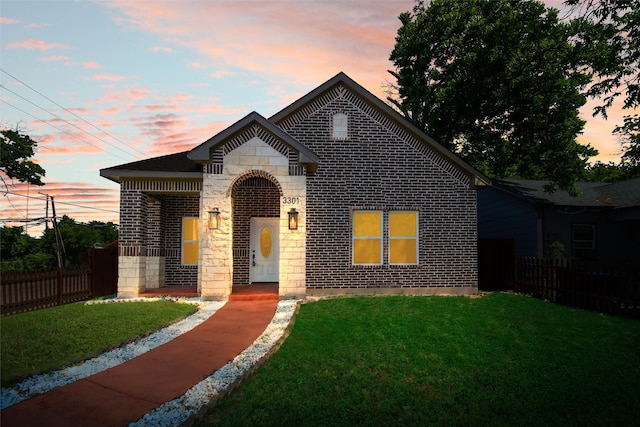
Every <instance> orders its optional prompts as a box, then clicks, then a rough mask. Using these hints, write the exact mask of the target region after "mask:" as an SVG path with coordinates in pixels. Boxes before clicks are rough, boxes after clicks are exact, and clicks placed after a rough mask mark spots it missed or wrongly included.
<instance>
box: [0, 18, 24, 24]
mask: <svg viewBox="0 0 640 427" xmlns="http://www.w3.org/2000/svg"><path fill="white" fill-rule="evenodd" d="M21 22H22V21H21V20H19V19H15V18H7V17H6V16H0V24H1V25H11V24H19V23H21Z"/></svg>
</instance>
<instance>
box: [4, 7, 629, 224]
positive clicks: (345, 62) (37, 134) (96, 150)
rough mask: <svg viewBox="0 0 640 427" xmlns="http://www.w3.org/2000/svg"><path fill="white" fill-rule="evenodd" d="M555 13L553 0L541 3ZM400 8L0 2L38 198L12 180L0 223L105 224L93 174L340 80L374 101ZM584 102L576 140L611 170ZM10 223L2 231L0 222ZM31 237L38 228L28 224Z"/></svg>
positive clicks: (609, 152) (111, 199) (113, 193)
mask: <svg viewBox="0 0 640 427" xmlns="http://www.w3.org/2000/svg"><path fill="white" fill-rule="evenodd" d="M547 3H548V4H550V5H554V6H560V3H559V1H557V0H554V1H548V2H547ZM413 5H414V1H413V0H341V1H323V0H316V1H307V0H265V1H259V0H253V1H249V0H246V1H245V0H239V1H238V0H229V1H227V0H223V1H218V0H210V1H189V0H184V1H176V0H166V1H159V0H146V1H139V0H110V1H96V2H91V1H51V0H49V1H44V0H43V1H12V0H9V1H6V0H3V2H2V8H1V9H0V13H1V16H0V49H1V50H0V55H1V58H2V60H1V63H0V68H1V71H0V83H1V85H2V86H1V88H0V101H2V102H1V103H0V125H2V126H3V127H4V128H7V127H9V128H14V127H15V126H16V125H19V126H20V127H21V129H22V130H23V131H24V132H25V133H27V134H29V135H30V136H31V137H32V138H33V139H35V140H36V141H38V142H39V149H38V151H37V153H36V159H37V161H38V162H39V163H40V164H41V165H42V166H43V167H44V168H45V170H46V171H47V175H46V177H45V179H44V181H45V183H46V185H45V186H44V187H36V186H30V187H28V186H26V185H24V184H19V183H16V182H14V183H12V184H11V185H10V186H9V193H8V194H6V195H3V196H2V197H1V201H0V210H1V211H2V214H1V215H0V219H2V220H3V222H2V223H4V224H7V225H25V223H24V222H20V221H24V220H29V219H35V218H40V217H43V216H44V215H45V205H46V203H45V202H44V199H45V196H44V195H42V194H40V193H44V194H50V195H52V196H55V202H56V213H57V214H58V215H59V216H61V215H63V214H66V215H69V216H70V217H72V218H74V219H76V220H77V221H81V222H87V221H91V220H99V221H113V222H116V223H117V222H118V206H119V188H118V185H117V184H115V183H113V182H111V181H108V180H106V179H104V178H101V177H100V176H99V170H100V169H102V168H106V167H111V166H115V165H119V164H123V163H128V162H132V161H136V160H142V159H145V158H149V157H154V156H159V155H163V154H170V153H175V152H179V151H185V150H189V149H191V148H193V147H195V146H197V145H198V144H200V143H201V142H203V141H205V140H206V139H208V138H210V137H211V136H213V135H214V134H216V133H217V132H219V131H221V130H223V129H224V128H226V127H227V126H229V125H231V124H232V123H234V122H236V121H237V120H239V119H240V118H242V117H244V116H245V115H246V114H248V113H249V112H251V111H257V112H258V113H260V114H262V115H263V116H265V117H268V116H270V115H272V114H274V113H276V112H277V111H279V110H280V109H282V108H284V107H286V106H287V105H288V104H289V103H291V102H292V101H294V100H296V99H297V98H299V97H300V96H303V95H304V94H306V93H308V92H309V91H310V90H312V89H314V88H315V87H317V86H318V85H320V84H322V83H323V82H324V81H326V80H327V79H329V78H331V77H332V76H334V75H335V74H336V73H338V72H340V71H344V72H345V73H347V74H348V75H349V76H350V77H351V78H353V79H354V80H356V81H357V82H358V83H360V84H362V85H363V86H364V87H366V88H367V89H368V90H370V91H371V92H372V93H374V94H375V95H377V96H379V97H380V98H382V99H384V98H385V92H384V87H385V84H386V83H387V82H388V81H390V77H391V76H390V75H389V74H388V73H387V70H388V69H390V68H392V64H391V62H390V61H389V59H388V58H389V54H390V53H391V50H392V49H393V46H394V42H395V36H396V32H397V30H398V28H399V26H400V22H399V20H398V15H399V14H400V13H402V12H403V11H408V10H410V9H411V8H412V7H413ZM594 105H595V104H594V103H590V104H589V105H588V106H587V107H586V108H585V109H583V112H582V113H583V118H584V119H585V120H588V125H587V127H586V129H585V133H584V135H582V136H581V137H580V140H581V142H584V143H587V142H588V143H590V144H591V145H592V146H594V147H596V148H597V149H598V150H599V151H600V156H599V157H598V159H599V160H602V161H605V162H608V161H617V160H618V159H619V150H620V147H619V145H618V144H617V142H616V140H615V138H614V137H613V136H612V135H611V130H612V129H613V128H614V127H615V125H616V124H619V123H621V121H622V119H621V118H622V114H621V112H620V111H619V110H615V111H612V112H611V114H610V117H609V120H608V121H603V120H601V119H593V118H592V117H591V114H590V113H591V109H592V108H593V106H594ZM8 219H11V220H12V221H7V220H8ZM27 224H29V232H30V233H31V234H33V235H36V236H37V235H39V234H40V233H41V231H42V225H40V226H36V225H35V223H34V222H29V223H27Z"/></svg>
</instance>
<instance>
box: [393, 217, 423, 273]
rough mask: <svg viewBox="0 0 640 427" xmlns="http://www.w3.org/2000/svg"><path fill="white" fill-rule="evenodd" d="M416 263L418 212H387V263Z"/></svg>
mask: <svg viewBox="0 0 640 427" xmlns="http://www.w3.org/2000/svg"><path fill="white" fill-rule="evenodd" d="M417 264H418V212H415V211H391V212H389V265H417Z"/></svg>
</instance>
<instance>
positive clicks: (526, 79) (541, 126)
mask: <svg viewBox="0 0 640 427" xmlns="http://www.w3.org/2000/svg"><path fill="white" fill-rule="evenodd" d="M399 18H400V21H401V23H402V26H401V27H400V29H399V30H398V35H397V37H396V45H395V48H394V49H393V51H392V53H391V56H390V59H391V61H392V62H393V64H394V66H395V70H394V71H391V74H392V75H394V76H395V78H396V80H397V83H396V84H394V85H393V86H394V88H395V89H396V93H395V95H394V96H391V97H390V101H391V102H393V103H394V104H395V105H396V106H397V107H398V108H399V109H400V110H401V111H402V112H403V113H404V114H405V115H406V116H407V117H408V118H409V119H410V120H412V121H413V122H415V123H416V124H417V125H418V126H420V127H422V128H423V129H424V130H425V131H426V132H427V133H429V134H431V135H432V136H433V137H435V138H436V139H437V140H438V141H440V142H441V143H442V144H444V145H446V146H447V147H448V148H450V149H451V150H453V151H455V152H457V153H458V154H460V155H461V156H462V157H463V158H465V159H466V160H467V161H468V162H470V163H471V164H472V165H473V166H475V167H476V168H478V169H479V170H481V171H483V172H485V173H486V174H488V175H491V176H501V177H507V176H510V177H521V178H528V179H547V180H550V181H551V185H550V186H549V187H548V189H549V190H553V189H555V188H557V187H559V188H561V189H564V190H568V191H570V192H575V191H576V190H575V186H574V183H575V181H576V179H578V178H579V177H580V176H581V174H582V171H583V170H584V168H585V165H586V161H587V159H588V158H589V157H591V156H594V155H596V154H597V151H596V150H594V149H593V148H591V147H590V146H584V145H581V144H579V143H578V142H577V141H576V137H577V135H578V134H580V133H581V132H582V130H583V127H584V123H585V122H584V121H583V120H582V119H580V117H579V111H578V110H579V108H580V107H582V106H583V105H584V104H585V103H586V97H585V95H583V92H584V90H585V87H586V86H587V84H588V83H589V82H590V80H591V75H590V74H588V71H585V70H584V68H581V67H580V61H581V57H580V55H579V54H578V52H576V50H575V47H574V45H573V44H572V43H571V42H570V40H571V38H572V37H574V36H575V34H576V33H577V31H578V29H577V28H576V26H575V25H573V24H572V23H570V22H569V23H565V22H562V21H561V19H560V18H559V17H558V12H557V10H555V9H551V8H546V7H545V5H544V4H542V3H540V2H538V1H520V0H501V1H487V0H467V1H447V0H433V1H430V2H429V3H425V2H424V1H418V2H417V3H416V5H415V7H414V8H413V12H405V13H403V14H401V15H400V17H399Z"/></svg>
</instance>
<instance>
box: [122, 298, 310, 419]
mask: <svg viewBox="0 0 640 427" xmlns="http://www.w3.org/2000/svg"><path fill="white" fill-rule="evenodd" d="M299 302H300V300H283V301H280V302H279V303H278V306H277V308H276V313H275V315H274V317H273V319H272V320H271V323H270V324H269V325H268V326H267V328H266V329H265V331H264V332H263V333H262V335H260V336H259V337H258V339H256V340H255V341H254V343H253V344H252V345H251V346H249V347H247V348H246V349H245V350H244V351H243V352H242V353H240V354H239V355H238V356H236V357H235V358H234V359H233V360H232V361H231V362H229V363H227V364H226V365H224V366H223V367H222V368H220V369H219V370H217V371H216V372H214V373H213V374H212V375H210V376H208V377H207V378H205V379H204V380H202V381H200V382H199V383H198V384H196V385H195V386H193V387H191V388H190V389H189V390H187V392H186V393H185V394H183V395H182V396H180V397H178V398H177V399H174V400H172V401H170V402H167V403H165V404H163V405H161V406H159V407H157V408H156V409H154V410H153V411H151V412H149V413H148V414H146V415H145V416H144V417H142V418H140V419H139V420H138V421H136V422H134V423H131V424H129V427H146V426H149V427H155V426H162V427H169V426H180V425H183V424H185V423H187V422H189V424H192V423H193V421H194V420H195V418H196V417H197V416H200V415H202V414H203V413H204V412H205V411H206V409H207V408H208V407H209V406H210V405H212V404H213V403H215V402H216V401H217V400H218V399H219V398H220V397H222V396H224V395H225V394H226V393H228V392H230V391H231V390H233V388H235V387H236V386H237V385H238V384H239V383H240V382H241V381H242V380H243V379H244V378H246V377H247V376H249V375H250V374H251V373H252V372H253V370H255V369H257V368H258V367H260V366H261V365H262V363H264V361H265V360H266V359H267V358H268V356H270V355H271V353H272V352H273V351H275V350H276V349H277V347H276V345H277V344H279V343H281V342H282V340H283V339H284V338H286V333H287V332H288V331H289V326H290V324H291V321H292V320H293V316H294V314H295V312H296V309H297V307H298V303H299Z"/></svg>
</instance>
